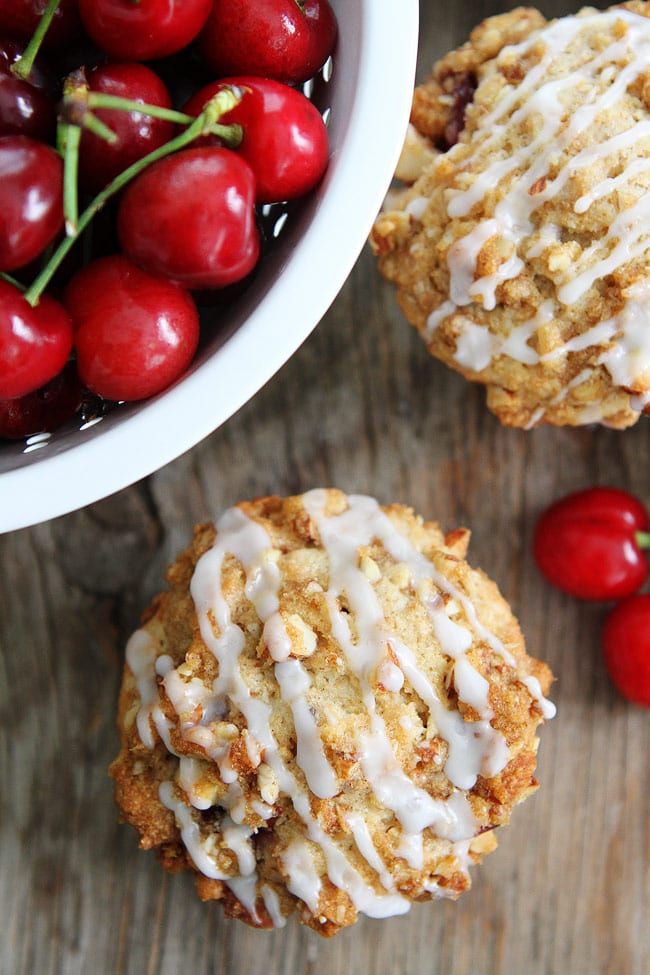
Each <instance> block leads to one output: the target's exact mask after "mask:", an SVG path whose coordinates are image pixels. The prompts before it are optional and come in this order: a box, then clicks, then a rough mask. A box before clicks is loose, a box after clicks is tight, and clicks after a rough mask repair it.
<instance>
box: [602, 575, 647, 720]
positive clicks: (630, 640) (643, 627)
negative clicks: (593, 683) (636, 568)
mask: <svg viewBox="0 0 650 975" xmlns="http://www.w3.org/2000/svg"><path fill="white" fill-rule="evenodd" d="M603 653H604V657H605V666H606V667H607V672H608V673H609V676H610V678H611V680H612V683H613V684H614V686H615V687H616V688H617V689H618V690H619V691H620V693H621V694H622V695H623V696H624V697H626V698H627V699H628V700H630V701H633V702H634V703H635V704H641V705H643V706H644V707H650V594H648V593H641V594H640V595H635V596H628V598H627V599H624V600H623V601H622V602H620V603H619V604H618V606H615V607H614V609H613V610H612V611H611V613H610V614H609V616H608V617H607V619H606V620H605V625H604V628H603Z"/></svg>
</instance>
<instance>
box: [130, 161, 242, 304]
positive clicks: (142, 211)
mask: <svg viewBox="0 0 650 975" xmlns="http://www.w3.org/2000/svg"><path fill="white" fill-rule="evenodd" d="M254 204H255V177H254V176H253V171H252V170H251V168H250V166H249V165H248V163H247V162H246V161H245V160H244V159H242V158H241V156H238V155H237V154H236V153H234V152H231V151H230V150H228V149H216V148H201V147H199V148H196V149H185V150H182V151H181V152H177V153H174V154H173V155H171V156H166V157H165V158H164V159H160V160H159V161H158V162H156V163H153V164H152V165H151V166H149V167H148V168H147V169H145V170H144V171H143V172H142V173H141V174H140V175H139V176H138V177H136V179H135V180H133V182H132V183H130V184H129V186H128V187H127V189H126V191H125V193H124V196H123V197H122V200H121V201H120V206H119V210H118V214H117V230H118V236H119V239H120V244H121V246H122V249H123V250H124V251H125V253H126V254H128V255H129V257H130V258H131V259H132V260H133V261H135V262H136V264H139V265H141V266H142V267H143V268H145V269H146V270H147V271H149V272H151V273H152V274H158V275H162V276H163V277H167V278H170V279H171V280H173V281H177V282H178V283H180V284H183V285H185V287H187V288H222V287H224V286H225V285H227V284H232V283H234V282H235V281H239V280H241V279H242V278H244V277H245V276H246V275H247V274H248V273H249V272H250V271H252V269H253V267H254V266H255V264H256V263H257V259H258V257H259V246H260V245H259V234H258V231H257V226H256V222H255V210H254Z"/></svg>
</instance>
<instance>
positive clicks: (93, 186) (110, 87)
mask: <svg viewBox="0 0 650 975" xmlns="http://www.w3.org/2000/svg"><path fill="white" fill-rule="evenodd" d="M86 81H87V83H88V88H89V90H90V91H95V92H102V93H104V94H106V95H114V96H118V97H120V98H128V99H130V100H131V101H135V102H140V103H142V104H148V105H159V106H161V107H162V108H171V107H172V103H171V98H170V97H169V92H168V91H167V88H166V87H165V85H164V83H163V81H162V79H161V78H159V77H158V75H157V74H156V73H155V72H154V71H152V70H151V69H150V68H148V67H147V66H146V65H144V64H140V63H139V62H136V61H113V62H109V63H107V64H100V65H97V66H95V67H93V68H90V69H89V70H88V71H86ZM93 114H94V115H96V116H97V118H98V119H100V121H102V122H103V123H104V124H105V125H107V126H108V128H109V129H111V130H112V131H113V132H114V133H115V135H116V136H117V141H116V142H107V141H106V140H105V139H101V138H99V136H96V135H93V133H92V132H89V131H88V130H87V129H86V130H84V132H83V133H82V136H81V145H80V149H79V176H80V180H81V183H82V185H83V186H84V187H85V188H86V189H88V190H91V191H93V192H97V191H99V190H101V189H102V188H103V187H104V186H106V185H107V184H108V183H110V182H111V180H112V179H114V178H115V176H117V175H118V174H119V173H121V172H123V170H125V169H127V168H128V167H129V166H130V165H131V164H132V163H134V162H136V161H137V160H138V159H142V157H143V156H146V155H147V154H148V153H150V152H153V150H154V149H157V148H158V147H159V146H162V145H164V143H165V142H168V141H169V140H170V139H171V138H172V137H173V134H174V125H173V123H172V122H168V121H165V120H164V119H158V118H153V117H152V116H150V115H144V114H142V113H141V112H126V111H121V110H119V109H107V108H97V109H94V112H93Z"/></svg>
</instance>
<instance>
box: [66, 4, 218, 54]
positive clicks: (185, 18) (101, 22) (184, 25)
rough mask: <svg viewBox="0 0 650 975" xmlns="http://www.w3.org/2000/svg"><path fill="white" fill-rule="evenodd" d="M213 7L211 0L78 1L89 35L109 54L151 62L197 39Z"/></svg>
mask: <svg viewBox="0 0 650 975" xmlns="http://www.w3.org/2000/svg"><path fill="white" fill-rule="evenodd" d="M211 6H212V0H184V2H183V3H179V2H178V0H146V2H137V3H134V0H79V13H80V14H81V19H82V21H83V24H84V27H85V28H86V31H87V33H88V34H89V36H90V38H91V39H92V40H93V41H94V43H95V44H96V45H97V47H98V48H100V50H102V51H105V52H106V54H108V55H109V56H110V57H112V58H117V59H120V60H122V59H123V60H133V61H150V60H153V59H154V58H163V57H167V56H168V55H170V54H174V53H175V52H176V51H180V50H181V48H184V47H186V45H188V44H189V43H190V41H192V40H194V38H195V37H196V35H197V34H198V32H199V31H200V30H201V28H202V27H203V25H204V23H205V21H206V18H207V16H208V14H209V12H210V7H211Z"/></svg>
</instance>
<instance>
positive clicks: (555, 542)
mask: <svg viewBox="0 0 650 975" xmlns="http://www.w3.org/2000/svg"><path fill="white" fill-rule="evenodd" d="M648 548H650V522H649V518H648V512H647V510H646V508H645V506H644V505H643V504H642V503H641V502H640V501H639V500H638V498H636V497H634V496H633V495H632V494H630V493H629V492H627V491H624V490H621V489H620V488H615V487H591V488H586V489H585V490H582V491H576V492H573V493H572V494H569V495H567V496H565V497H563V498H560V499H559V500H558V501H556V502H555V503H554V504H552V505H551V506H550V507H549V508H547V509H546V510H545V511H544V512H543V513H542V515H541V516H540V518H539V519H538V521H537V524H536V526H535V532H534V536H533V553H534V556H535V560H536V562H537V565H538V567H539V569H540V571H541V572H542V573H543V575H544V576H545V577H546V578H547V579H548V580H549V581H550V582H551V583H553V585H555V586H557V588H559V589H562V590H563V591H564V592H567V593H569V594H570V595H572V596H575V597H577V598H578V599H585V600H591V601H603V602H609V601H615V602H616V605H615V606H614V608H613V609H612V610H611V611H610V612H609V614H608V616H607V618H606V620H605V624H604V628H603V652H604V658H605V665H606V667H607V670H608V673H609V675H610V677H611V679H612V682H613V683H614V685H615V686H616V687H617V688H618V690H619V691H620V692H621V693H622V694H623V695H624V696H625V697H626V698H628V699H629V700H630V701H633V702H635V703H637V704H640V705H643V706H646V707H650V593H642V592H640V590H641V588H642V587H643V585H644V584H645V582H646V579H647V578H648V571H649V564H648V559H647V557H646V555H645V550H646V549H648Z"/></svg>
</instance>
